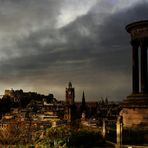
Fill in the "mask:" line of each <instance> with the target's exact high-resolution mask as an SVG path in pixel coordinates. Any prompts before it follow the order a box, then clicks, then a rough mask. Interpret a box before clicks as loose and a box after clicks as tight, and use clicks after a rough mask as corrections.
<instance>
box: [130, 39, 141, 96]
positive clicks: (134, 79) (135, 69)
mask: <svg viewBox="0 0 148 148" xmlns="http://www.w3.org/2000/svg"><path fill="white" fill-rule="evenodd" d="M131 45H132V64H133V65H132V75H133V76H132V83H133V84H132V85H133V88H132V89H133V92H132V93H133V94H138V93H139V58H138V47H139V42H138V41H137V40H134V41H131Z"/></svg>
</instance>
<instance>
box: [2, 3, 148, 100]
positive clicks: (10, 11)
mask: <svg viewBox="0 0 148 148" xmlns="http://www.w3.org/2000/svg"><path fill="white" fill-rule="evenodd" d="M143 19H148V0H140V1H139V0H0V94H4V90H5V89H11V88H13V89H23V90H24V91H35V92H38V93H41V94H49V93H53V94H54V96H55V97H56V98H57V99H59V100H63V99H65V88H66V87H67V85H68V82H69V81H71V82H72V84H73V87H75V91H76V100H81V98H82V92H83V91H84V92H85V96H86V101H88V100H97V99H99V98H100V97H106V96H107V97H108V98H110V99H112V100H123V99H125V98H126V96H127V95H129V94H130V93H131V50H130V49H131V47H130V44H129V41H130V37H129V35H128V33H127V32H126V30H125V26H126V25H127V24H129V23H131V22H133V21H139V20H143Z"/></svg>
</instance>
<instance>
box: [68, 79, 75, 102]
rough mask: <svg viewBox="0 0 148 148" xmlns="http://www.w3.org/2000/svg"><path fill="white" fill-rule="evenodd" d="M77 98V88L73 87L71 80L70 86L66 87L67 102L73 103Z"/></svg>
mask: <svg viewBox="0 0 148 148" xmlns="http://www.w3.org/2000/svg"><path fill="white" fill-rule="evenodd" d="M74 99H75V89H74V88H73V87H72V83H71V82H69V84H68V88H66V104H67V105H73V104H74Z"/></svg>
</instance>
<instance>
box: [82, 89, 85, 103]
mask: <svg viewBox="0 0 148 148" xmlns="http://www.w3.org/2000/svg"><path fill="white" fill-rule="evenodd" d="M82 105H85V94H84V91H83V95H82Z"/></svg>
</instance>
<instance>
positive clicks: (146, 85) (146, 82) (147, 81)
mask: <svg viewBox="0 0 148 148" xmlns="http://www.w3.org/2000/svg"><path fill="white" fill-rule="evenodd" d="M140 47H141V93H143V94H145V93H148V76H147V45H146V38H143V39H141V40H140Z"/></svg>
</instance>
